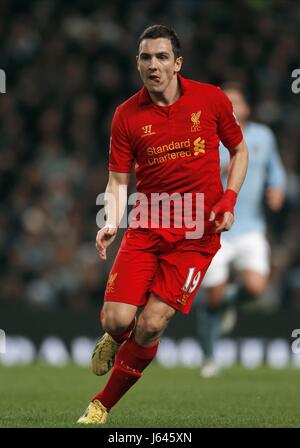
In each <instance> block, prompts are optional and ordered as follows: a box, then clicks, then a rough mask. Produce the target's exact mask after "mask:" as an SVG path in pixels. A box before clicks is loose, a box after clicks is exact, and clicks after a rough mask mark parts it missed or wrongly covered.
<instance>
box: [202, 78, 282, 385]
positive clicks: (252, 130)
mask: <svg viewBox="0 0 300 448" xmlns="http://www.w3.org/2000/svg"><path fill="white" fill-rule="evenodd" d="M223 90H224V91H225V93H226V94H227V96H228V97H229V99H230V101H231V102H232V105H233V109H234V112H235V115H236V117H237V120H238V121H239V124H240V125H241V127H242V129H243V133H244V138H245V141H246V143H247V145H248V148H249V166H248V173H247V176H246V179H245V182H244V185H243V188H242V189H241V192H240V194H239V198H238V201H237V204H236V208H235V220H234V221H235V223H234V225H233V227H232V229H231V231H230V232H229V233H226V232H225V233H224V232H223V233H222V248H221V249H220V250H219V252H218V253H217V255H216V256H215V257H214V259H213V261H212V263H211V265H210V267H209V269H208V271H207V273H206V276H205V279H204V280H203V286H204V287H205V288H206V294H205V297H204V302H203V306H201V308H200V307H199V309H198V310H197V311H198V312H197V316H198V330H199V334H200V339H201V345H202V348H203V351H204V356H205V362H204V364H203V366H202V369H201V373H202V376H203V377H213V376H216V375H218V374H219V367H218V365H217V363H216V362H215V360H214V346H215V344H216V342H217V340H218V337H219V335H220V330H221V325H222V318H223V316H224V312H225V310H227V309H228V305H229V304H234V303H235V302H237V301H239V302H241V301H249V300H250V299H255V298H258V297H261V295H262V294H263V292H264V291H265V289H266V287H267V284H268V277H269V271H270V260H269V258H270V248H269V244H268V241H267V239H266V222H265V218H264V212H263V202H264V201H265V202H266V204H267V206H268V207H269V208H270V209H271V210H272V211H278V210H280V208H281V207H282V204H283V201H284V196H285V173H284V169H283V166H282V163H281V160H280V157H279V155H278V151H277V144H276V140H275V137H274V134H273V132H272V130H271V129H270V128H269V127H267V126H265V125H262V124H258V123H254V122H252V121H248V117H249V115H250V107H249V105H248V102H247V100H246V96H245V94H244V92H243V89H242V87H241V86H240V85H239V84H236V83H228V84H226V85H225V86H223ZM227 153H228V151H226V150H225V148H224V147H223V146H222V145H221V147H220V163H221V172H222V174H223V180H225V179H226V176H227V170H228V163H229V159H228V155H227ZM213 219H214V218H213ZM231 266H232V267H233V268H234V270H235V272H237V273H238V274H239V278H238V282H237V284H236V285H235V287H234V288H232V287H228V280H229V275H230V269H231Z"/></svg>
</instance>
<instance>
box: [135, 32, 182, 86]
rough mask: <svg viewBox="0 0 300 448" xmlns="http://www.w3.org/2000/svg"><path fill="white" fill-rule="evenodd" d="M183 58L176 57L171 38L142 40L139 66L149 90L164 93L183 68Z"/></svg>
mask: <svg viewBox="0 0 300 448" xmlns="http://www.w3.org/2000/svg"><path fill="white" fill-rule="evenodd" d="M181 65H182V58H181V57H179V58H177V59H175V56H174V53H173V49H172V43H171V41H170V40H169V39H166V38H163V37H160V38H158V39H144V40H142V42H141V44H140V48H139V54H138V56H137V68H138V71H139V73H140V76H141V78H142V81H143V83H144V85H145V86H146V88H147V89H148V90H149V92H153V93H163V92H164V91H165V90H166V88H167V87H168V86H169V84H170V82H171V81H172V80H173V79H174V78H175V77H176V74H177V72H179V70H180V69H181Z"/></svg>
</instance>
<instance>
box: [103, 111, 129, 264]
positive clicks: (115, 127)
mask: <svg viewBox="0 0 300 448" xmlns="http://www.w3.org/2000/svg"><path fill="white" fill-rule="evenodd" d="M126 115H127V114H126V112H124V110H123V111H122V108H121V107H117V109H116V111H115V114H114V116H113V119H112V126H111V139H110V150H109V179H108V183H107V187H106V190H105V195H104V202H105V214H106V224H105V226H104V227H103V228H102V229H101V230H99V232H98V233H97V237H96V248H97V250H98V252H99V255H100V258H102V259H103V260H106V249H107V247H108V246H109V245H110V244H111V243H112V242H113V241H114V239H115V237H116V235H117V230H118V227H119V225H120V222H121V219H122V216H123V214H124V210H125V207H126V204H127V186H128V183H129V179H130V173H131V168H132V163H133V160H134V154H133V151H132V146H131V143H130V138H129V129H128V123H127V122H126Z"/></svg>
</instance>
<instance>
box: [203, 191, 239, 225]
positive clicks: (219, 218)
mask: <svg viewBox="0 0 300 448" xmlns="http://www.w3.org/2000/svg"><path fill="white" fill-rule="evenodd" d="M236 198H237V194H236V192H235V191H234V190H231V189H227V190H226V191H225V193H224V194H223V196H222V198H221V199H220V200H219V201H218V202H217V203H216V204H215V205H214V206H213V208H212V210H211V212H210V215H209V221H214V222H215V224H216V232H217V233H220V232H222V231H226V230H230V228H231V227H232V225H233V223H234V217H233V209H234V205H235V202H236Z"/></svg>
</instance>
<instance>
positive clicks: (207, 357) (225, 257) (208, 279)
mask: <svg viewBox="0 0 300 448" xmlns="http://www.w3.org/2000/svg"><path fill="white" fill-rule="evenodd" d="M233 254H234V251H233V247H232V245H230V244H228V243H226V242H225V244H224V243H222V247H221V249H220V250H219V252H218V253H217V254H216V256H215V257H214V259H213V260H212V263H211V265H210V267H209V268H208V271H207V273H206V276H205V278H204V280H203V283H202V287H203V288H204V289H203V291H199V293H198V296H199V299H200V300H199V301H198V303H197V307H196V316H197V333H198V336H199V340H200V343H201V347H202V349H203V354H204V362H203V365H202V367H201V374H202V376H203V377H206V378H208V377H213V376H216V375H217V374H218V373H219V368H218V366H217V364H216V362H215V359H214V349H215V346H216V343H217V341H218V339H219V337H220V333H221V325H222V318H223V302H224V295H225V291H226V287H227V280H228V276H229V264H230V261H231V259H232V257H233Z"/></svg>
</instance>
